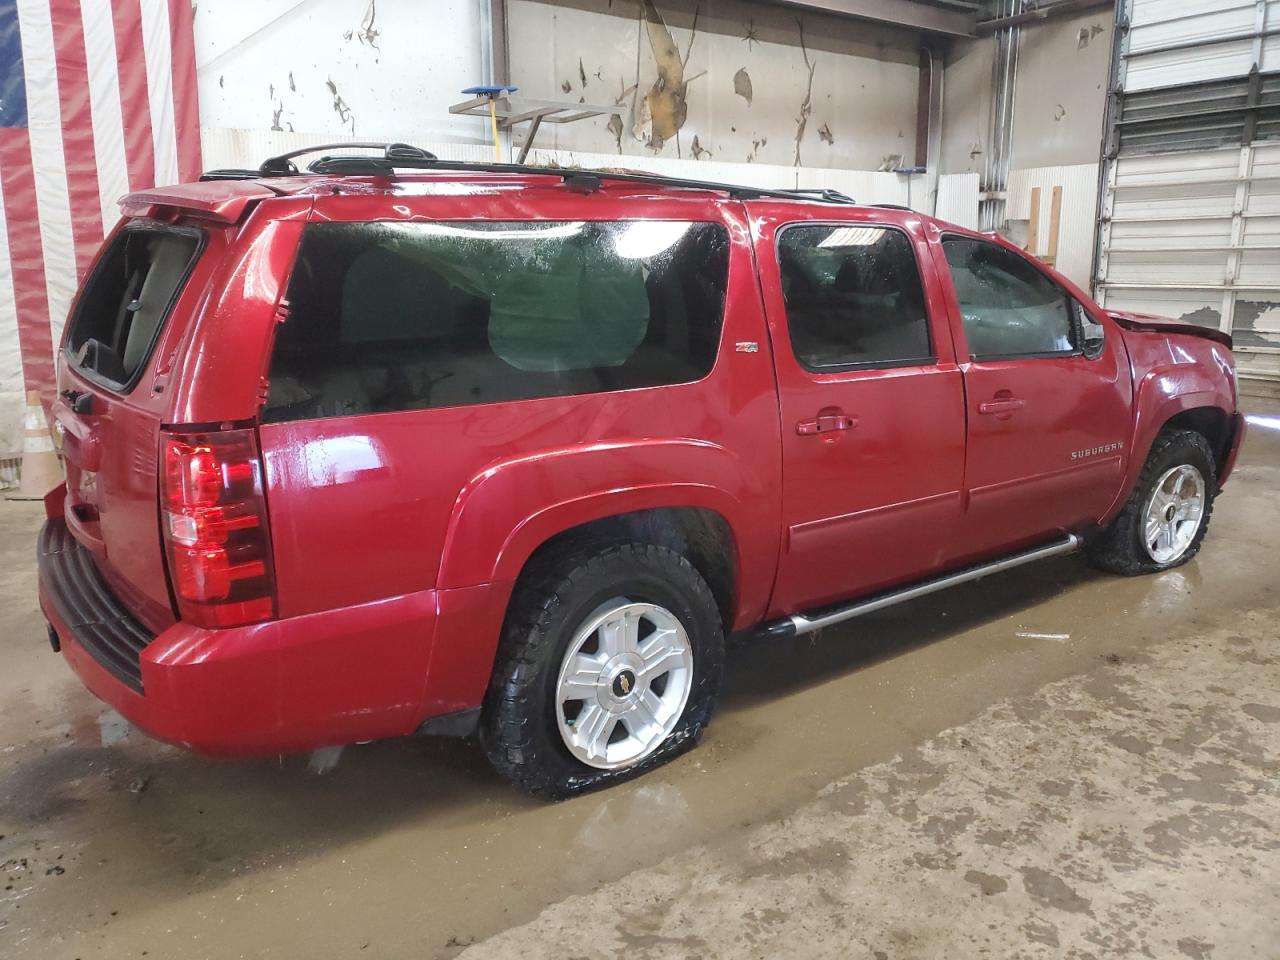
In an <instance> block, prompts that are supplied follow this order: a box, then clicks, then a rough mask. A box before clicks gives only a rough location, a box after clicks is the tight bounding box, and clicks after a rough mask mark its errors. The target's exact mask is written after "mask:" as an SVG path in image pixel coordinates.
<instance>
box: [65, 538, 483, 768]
mask: <svg viewBox="0 0 1280 960" xmlns="http://www.w3.org/2000/svg"><path fill="white" fill-rule="evenodd" d="M54 548H56V549H54ZM82 553H85V551H84V548H82V547H80V546H79V544H78V543H76V542H75V541H74V540H73V539H71V537H70V535H69V534H68V533H67V532H66V527H65V524H64V522H63V520H62V519H61V518H57V517H56V518H52V519H50V520H49V521H48V522H47V523H46V525H45V529H44V530H42V531H41V550H40V607H41V609H42V610H43V611H44V615H45V617H46V618H47V619H48V620H49V623H50V624H51V625H52V626H53V628H54V630H55V631H56V632H57V634H58V638H59V640H60V641H61V648H62V654H63V656H64V657H65V658H66V660H67V662H68V663H69V664H70V665H71V668H72V669H73V670H74V671H75V672H76V673H77V674H78V675H79V677H80V678H81V680H82V681H83V682H84V684H85V685H86V686H87V687H88V688H89V689H90V691H92V692H93V693H94V694H95V695H97V696H98V697H99V698H101V699H102V700H104V701H106V702H107V703H108V704H110V705H111V706H113V707H114V708H116V709H117V710H118V711H119V712H120V713H122V714H123V715H124V716H125V717H126V718H128V719H129V720H130V721H131V722H132V723H134V724H135V725H137V726H138V727H139V728H141V729H142V730H144V731H146V732H147V733H149V734H151V735H152V736H155V737H156V738H158V739H161V740H165V741H168V742H170V743H175V744H179V745H181V746H184V747H188V748H191V749H194V750H198V751H200V752H202V753H208V754H215V755H252V754H266V753H280V752H289V751H295V750H306V749H311V748H314V747H317V746H324V745H330V744H343V743H351V742H354V741H359V740H374V739H379V738H383V737H391V736H399V735H402V734H408V733H411V732H413V731H414V730H415V729H417V728H418V727H419V725H420V724H421V723H422V722H423V721H424V720H425V719H427V718H428V717H430V716H435V715H439V714H444V713H449V712H452V711H456V710H462V709H466V708H469V707H474V706H476V705H478V704H479V702H480V698H481V697H482V696H483V689H484V681H485V680H486V679H487V667H486V668H485V669H484V675H483V676H477V675H475V674H477V672H478V670H477V669H468V670H465V671H462V672H460V673H459V672H453V671H450V670H449V669H448V667H449V666H451V664H450V659H451V658H450V657H448V656H444V657H442V656H440V654H439V652H437V664H436V665H437V667H440V668H443V669H442V670H438V671H437V672H436V679H437V682H435V683H429V682H428V675H429V667H430V666H431V660H432V646H433V643H432V641H433V639H434V633H435V628H436V623H437V619H438V609H439V602H440V600H441V599H442V597H444V596H445V595H447V594H452V595H461V594H464V593H465V592H464V591H444V592H442V593H437V591H434V590H425V591H421V592H418V593H412V594H407V595H405V596H400V597H392V598H389V599H386V600H381V601H378V602H375V603H368V604H360V605H358V606H352V607H344V608H340V609H337V610H329V611H325V612H323V613H315V614H308V615H306V616H300V617H292V618H289V619H285V620H274V621H269V622H266V623H258V624H252V625H250V626H245V627H236V628H231V629H225V630H205V629H201V628H197V627H193V626H191V625H189V624H186V623H182V622H179V623H175V624H174V625H173V626H171V627H169V628H167V629H165V630H163V631H162V632H161V633H159V634H158V635H156V636H151V635H150V634H149V633H148V632H147V631H146V630H145V629H144V628H142V627H140V626H139V625H138V624H137V623H136V621H133V619H132V618H131V617H130V616H129V614H128V611H127V610H125V609H124V608H123V607H122V606H121V605H120V604H119V601H117V600H116V599H115V598H114V597H113V596H112V595H111V593H110V591H109V590H108V589H107V588H106V587H105V586H103V585H102V584H101V580H100V579H99V578H98V577H97V572H96V569H95V568H94V567H93V565H92V561H91V560H89V559H88V557H87V556H81V554H82ZM483 599H484V596H482V595H481V594H478V593H477V594H474V595H468V596H453V597H450V598H448V600H449V602H448V603H447V604H446V607H453V608H458V609H460V610H464V611H471V617H472V621H473V622H475V623H477V625H478V621H477V620H476V618H477V617H480V616H481V614H482V613H483V612H484V611H485V610H486V609H487V608H488V604H486V603H483V602H481V601H483ZM464 636H465V635H464ZM122 638H129V639H130V641H131V644H132V645H131V646H130V645H126V644H124V643H123V640H122ZM483 646H484V645H483V644H479V643H477V644H474V645H473V646H472V653H475V652H476V651H475V648H483ZM134 648H136V652H134V653H133V656H132V659H133V663H134V665H133V666H132V667H131V666H130V662H129V661H130V659H131V654H130V651H131V650H133V649H134ZM462 659H463V661H468V660H471V659H472V657H471V656H468V657H463V658H462ZM482 662H483V658H482V657H481V658H477V659H476V667H477V668H478V667H479V666H480V665H481V663H482ZM442 673H443V675H442Z"/></svg>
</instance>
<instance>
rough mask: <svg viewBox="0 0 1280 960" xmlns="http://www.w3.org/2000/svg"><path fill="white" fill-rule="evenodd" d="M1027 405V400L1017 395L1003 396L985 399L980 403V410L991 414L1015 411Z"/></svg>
mask: <svg viewBox="0 0 1280 960" xmlns="http://www.w3.org/2000/svg"><path fill="white" fill-rule="evenodd" d="M1026 405H1027V402H1026V401H1025V400H1019V399H1018V398H1017V397H1001V398H1000V399H999V400H984V401H982V403H980V404H978V412H979V413H982V414H986V415H988V416H990V415H991V414H999V413H1014V412H1016V411H1018V410H1021V409H1022V408H1023V407H1025V406H1026Z"/></svg>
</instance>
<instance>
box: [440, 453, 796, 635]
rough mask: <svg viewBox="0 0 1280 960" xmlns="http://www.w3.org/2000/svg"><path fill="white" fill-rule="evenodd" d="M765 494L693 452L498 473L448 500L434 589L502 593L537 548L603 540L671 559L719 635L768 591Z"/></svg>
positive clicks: (739, 465) (772, 535)
mask: <svg viewBox="0 0 1280 960" xmlns="http://www.w3.org/2000/svg"><path fill="white" fill-rule="evenodd" d="M691 477H696V478H697V480H696V481H693V480H690V479H689V478H691ZM767 489H768V488H767V484H764V483H763V482H761V480H760V478H757V477H754V476H753V475H752V472H751V469H750V467H749V466H748V465H747V464H745V463H744V462H743V461H742V459H741V458H739V457H738V456H736V455H735V454H733V453H732V452H730V451H728V450H726V449H725V448H723V447H720V446H718V445H716V444H711V443H707V442H705V441H694V440H648V441H637V442H628V443H620V444H599V445H592V446H589V447H587V446H581V447H574V448H568V449H565V450H556V451H548V452H545V453H542V454H539V455H537V456H531V457H522V458H519V459H515V460H511V461H506V462H503V463H501V464H497V465H494V466H491V467H490V468H488V469H486V470H484V471H483V472H481V473H480V474H478V475H477V476H476V478H475V479H474V480H473V481H472V482H471V483H469V484H468V485H467V486H466V487H465V488H464V489H463V491H462V493H461V494H460V495H459V497H458V499H457V502H456V503H455V505H454V509H453V513H452V517H451V519H450V524H449V529H448V532H447V534H446V536H445V542H444V550H443V555H442V557H441V565H440V575H439V577H438V586H439V588H440V589H442V590H449V589H457V588H462V587H469V586H472V585H475V584H480V583H492V584H513V583H514V582H515V580H516V579H517V578H518V577H519V575H520V573H521V571H523V570H524V569H525V568H526V566H527V564H528V563H529V561H530V559H531V558H532V557H534V555H535V553H537V552H538V551H541V550H545V549H548V544H551V545H552V546H554V545H555V544H557V543H563V542H564V541H565V540H567V539H572V538H574V537H579V538H581V537H587V536H597V537H599V536H605V535H608V534H613V535H616V536H624V537H627V538H629V539H639V540H643V541H645V542H650V543H655V544H657V545H660V546H668V547H673V548H678V549H680V552H682V553H684V554H685V555H686V556H688V557H689V560H690V562H691V563H693V564H694V566H695V568H697V569H698V570H699V572H700V573H701V574H702V575H703V578H704V579H706V580H707V582H708V585H710V586H711V587H712V590H713V593H715V595H716V599H717V603H718V604H720V605H721V610H722V613H723V615H724V617H725V629H726V630H731V629H734V628H735V626H737V625H738V624H741V623H743V622H747V621H751V620H752V618H754V619H757V620H758V619H759V618H760V617H761V616H763V613H764V607H765V604H766V602H767V600H768V594H769V590H770V588H771V586H772V578H773V575H774V572H775V568H776V563H777V531H778V521H777V518H776V517H775V516H772V515H771V514H770V512H769V511H771V510H772V511H774V512H775V513H776V511H777V505H776V504H775V503H773V501H772V500H771V499H770V498H769V497H768V496H767V494H766V493H765V491H766V490H767Z"/></svg>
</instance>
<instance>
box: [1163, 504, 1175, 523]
mask: <svg viewBox="0 0 1280 960" xmlns="http://www.w3.org/2000/svg"><path fill="white" fill-rule="evenodd" d="M1177 513H1178V508H1177V507H1176V506H1174V505H1173V504H1172V503H1171V504H1169V506H1168V507H1166V508H1165V511H1164V518H1165V519H1166V520H1172V519H1173V518H1174V517H1175V516H1176V515H1177Z"/></svg>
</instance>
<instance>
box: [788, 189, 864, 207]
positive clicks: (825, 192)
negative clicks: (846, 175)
mask: <svg viewBox="0 0 1280 960" xmlns="http://www.w3.org/2000/svg"><path fill="white" fill-rule="evenodd" d="M782 192H783V193H794V194H797V195H798V196H802V197H813V198H814V199H815V200H825V201H826V202H827V203H857V202H858V201H857V200H855V199H853V197H851V196H849V195H848V194H847V193H841V192H840V191H839V190H832V189H831V188H830V187H796V188H795V189H794V190H792V189H787V190H783V191H782Z"/></svg>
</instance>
